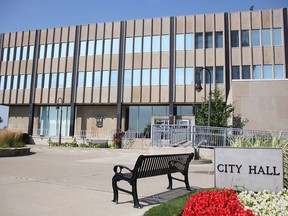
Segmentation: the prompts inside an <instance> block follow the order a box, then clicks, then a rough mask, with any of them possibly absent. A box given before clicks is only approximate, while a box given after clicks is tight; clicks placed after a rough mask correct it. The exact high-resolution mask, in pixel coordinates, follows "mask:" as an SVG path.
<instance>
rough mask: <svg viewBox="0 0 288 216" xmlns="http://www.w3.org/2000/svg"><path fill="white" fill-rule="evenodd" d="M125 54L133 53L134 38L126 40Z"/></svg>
mask: <svg viewBox="0 0 288 216" xmlns="http://www.w3.org/2000/svg"><path fill="white" fill-rule="evenodd" d="M125 52H126V53H132V52H133V38H126V47H125Z"/></svg>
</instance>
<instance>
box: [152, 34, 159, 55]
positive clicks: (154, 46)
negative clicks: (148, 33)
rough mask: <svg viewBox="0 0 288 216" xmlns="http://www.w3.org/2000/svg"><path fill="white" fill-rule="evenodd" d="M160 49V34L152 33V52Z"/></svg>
mask: <svg viewBox="0 0 288 216" xmlns="http://www.w3.org/2000/svg"><path fill="white" fill-rule="evenodd" d="M159 51H160V36H159V35H154V36H152V52H159Z"/></svg>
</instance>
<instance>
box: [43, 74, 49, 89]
mask: <svg viewBox="0 0 288 216" xmlns="http://www.w3.org/2000/svg"><path fill="white" fill-rule="evenodd" d="M49 82H50V74H49V73H45V74H44V88H46V89H47V88H49Z"/></svg>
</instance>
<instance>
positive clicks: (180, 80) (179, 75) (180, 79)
mask: <svg viewBox="0 0 288 216" xmlns="http://www.w3.org/2000/svg"><path fill="white" fill-rule="evenodd" d="M176 85H184V68H176Z"/></svg>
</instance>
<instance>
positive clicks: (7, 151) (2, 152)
mask: <svg viewBox="0 0 288 216" xmlns="http://www.w3.org/2000/svg"><path fill="white" fill-rule="evenodd" d="M29 154H30V148H29V147H22V148H0V157H15V156H23V155H29Z"/></svg>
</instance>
